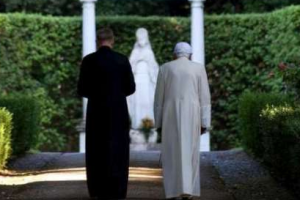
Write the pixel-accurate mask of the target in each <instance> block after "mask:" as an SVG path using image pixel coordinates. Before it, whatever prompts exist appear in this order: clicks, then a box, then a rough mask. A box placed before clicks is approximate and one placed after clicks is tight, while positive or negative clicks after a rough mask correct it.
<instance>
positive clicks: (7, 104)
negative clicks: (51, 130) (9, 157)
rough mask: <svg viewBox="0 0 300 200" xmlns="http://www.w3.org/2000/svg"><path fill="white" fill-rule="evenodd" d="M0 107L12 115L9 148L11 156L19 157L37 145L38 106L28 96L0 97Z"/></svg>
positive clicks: (33, 99)
mask: <svg viewBox="0 0 300 200" xmlns="http://www.w3.org/2000/svg"><path fill="white" fill-rule="evenodd" d="M0 107H4V108H6V109H7V110H8V111H9V112H10V113H12V114H13V119H12V122H13V129H12V133H11V147H12V154H13V155H20V154H23V153H25V152H26V151H28V150H30V149H35V148H37V145H38V144H39V143H38V142H39V130H40V129H39V127H40V105H39V102H38V101H37V100H36V99H35V98H33V97H29V96H24V95H14V96H13V97H7V96H2V97H0Z"/></svg>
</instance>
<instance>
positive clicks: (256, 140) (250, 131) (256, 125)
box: [240, 93, 300, 196]
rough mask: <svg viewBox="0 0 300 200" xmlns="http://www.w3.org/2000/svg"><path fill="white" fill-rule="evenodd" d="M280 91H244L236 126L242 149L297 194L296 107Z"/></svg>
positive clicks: (299, 138)
mask: <svg viewBox="0 0 300 200" xmlns="http://www.w3.org/2000/svg"><path fill="white" fill-rule="evenodd" d="M292 99H293V98H290V96H286V95H282V94H256V93H247V94H244V95H243V96H242V98H241V101H240V128H241V133H242V137H243V141H244V145H245V148H246V150H248V151H249V152H251V153H253V155H255V156H256V157H258V158H260V159H261V161H263V163H264V164H265V165H266V166H267V167H268V168H269V169H270V170H271V171H272V172H273V173H274V175H275V177H276V178H277V179H279V180H281V181H283V183H284V184H286V185H287V186H288V187H289V188H292V189H293V190H294V191H295V192H296V193H297V194H298V195H299V196H300V193H299V189H300V157H299V153H300V145H299V144H300V108H299V107H298V106H295V105H294V102H292V101H293V100H292Z"/></svg>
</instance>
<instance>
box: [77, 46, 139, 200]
mask: <svg viewBox="0 0 300 200" xmlns="http://www.w3.org/2000/svg"><path fill="white" fill-rule="evenodd" d="M134 92H135V82H134V76H133V73H132V70H131V66H130V63H129V61H128V58H127V57H126V56H124V55H122V54H119V53H117V52H115V51H113V50H112V49H110V48H109V47H106V46H104V47H100V48H99V49H98V51H97V52H95V53H92V54H89V55H87V56H86V57H84V58H83V61H82V64H81V69H80V75H79V81H78V94H79V95H80V96H82V97H86V98H88V105H87V117H86V170H87V184H88V190H89V193H90V196H93V197H99V198H100V199H123V198H126V193H127V183H128V173H129V143H130V139H129V130H130V119H129V113H128V108H127V102H126V97H127V96H129V95H131V94H133V93H134Z"/></svg>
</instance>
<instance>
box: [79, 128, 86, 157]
mask: <svg viewBox="0 0 300 200" xmlns="http://www.w3.org/2000/svg"><path fill="white" fill-rule="evenodd" d="M79 152H80V153H85V132H80V135H79Z"/></svg>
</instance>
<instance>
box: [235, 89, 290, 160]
mask: <svg viewBox="0 0 300 200" xmlns="http://www.w3.org/2000/svg"><path fill="white" fill-rule="evenodd" d="M286 104H288V105H291V104H292V100H291V98H290V96H286V95H283V94H267V93H250V92H247V93H244V94H243V95H242V96H241V97H240V101H239V129H240V133H241V136H242V144H243V146H244V147H245V148H246V149H248V150H249V151H251V152H252V153H253V154H254V155H256V156H257V157H259V158H262V157H263V156H264V149H265V146H264V145H265V144H264V143H263V142H262V134H263V133H262V131H261V124H262V121H261V117H260V116H261V112H262V110H264V109H266V108H267V107H268V106H273V107H281V106H285V105H286Z"/></svg>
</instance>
